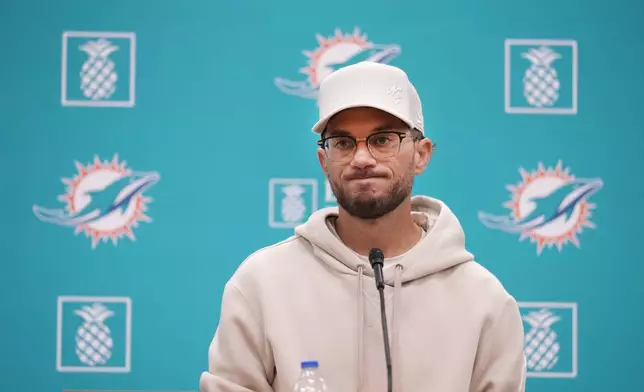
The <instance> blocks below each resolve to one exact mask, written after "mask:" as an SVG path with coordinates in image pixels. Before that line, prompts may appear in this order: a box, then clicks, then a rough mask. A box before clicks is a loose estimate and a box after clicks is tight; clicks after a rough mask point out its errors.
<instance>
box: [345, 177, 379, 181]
mask: <svg viewBox="0 0 644 392" xmlns="http://www.w3.org/2000/svg"><path fill="white" fill-rule="evenodd" d="M382 179H383V178H382V177H360V178H352V179H350V180H349V181H358V182H367V181H374V180H382Z"/></svg>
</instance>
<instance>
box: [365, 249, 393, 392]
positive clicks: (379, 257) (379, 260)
mask: <svg viewBox="0 0 644 392" xmlns="http://www.w3.org/2000/svg"><path fill="white" fill-rule="evenodd" d="M369 263H371V267H372V268H373V274H374V277H375V280H376V288H377V289H378V291H379V292H380V319H381V322H382V335H383V338H384V341H385V363H386V364H387V391H388V392H391V390H392V379H391V354H390V352H389V332H388V331H387V312H386V311H385V293H384V289H385V278H384V277H383V274H382V266H383V265H384V264H385V256H384V255H383V254H382V251H381V250H380V249H378V248H373V249H371V251H370V252H369Z"/></svg>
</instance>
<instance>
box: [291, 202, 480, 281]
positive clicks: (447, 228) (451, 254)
mask: <svg viewBox="0 0 644 392" xmlns="http://www.w3.org/2000/svg"><path fill="white" fill-rule="evenodd" d="M337 215H338V208H337V207H327V208H323V209H320V210H317V211H315V212H314V213H313V214H311V216H310V217H309V219H308V220H307V221H306V222H305V223H304V224H302V225H300V226H297V227H296V228H295V233H296V234H297V235H299V236H301V237H303V238H305V239H306V240H308V241H309V242H310V243H311V245H312V246H313V252H314V254H315V255H316V256H317V257H318V258H319V259H320V260H322V261H323V262H324V263H325V264H327V265H328V266H329V267H330V268H333V269H334V270H336V271H338V272H340V273H345V274H352V275H355V274H357V273H358V267H360V266H362V268H363V273H364V274H365V275H368V276H373V270H372V268H371V266H370V265H369V263H368V262H365V261H364V260H362V259H361V258H360V257H359V256H358V255H357V254H356V253H355V252H353V251H352V250H351V249H350V248H348V247H347V246H346V245H345V244H344V243H343V242H342V241H341V240H340V239H339V238H338V237H336V236H335V235H334V234H333V233H332V232H331V230H330V229H329V227H328V226H327V223H326V220H327V219H328V218H330V217H334V216H337ZM412 216H413V218H414V219H415V220H416V222H418V223H419V224H420V225H421V226H422V227H423V228H424V229H425V230H426V231H427V235H425V237H424V238H423V239H422V240H421V241H420V242H418V244H416V246H414V247H413V248H412V249H410V250H409V251H408V252H407V253H406V255H405V257H404V258H403V259H402V260H401V261H400V262H398V263H397V264H398V265H399V266H401V267H402V275H401V277H400V278H401V280H402V282H408V281H412V280H415V279H418V278H421V277H424V276H426V275H429V274H432V273H435V272H438V271H442V270H445V269H447V268H450V267H453V266H455V265H458V264H461V263H464V262H467V261H470V260H472V259H473V256H472V254H471V253H469V252H468V251H467V250H466V249H465V235H464V233H463V229H462V227H461V225H460V222H459V221H458V219H457V218H456V216H455V215H454V214H453V213H452V211H451V210H450V209H449V207H447V205H446V204H445V203H443V202H442V201H440V200H438V199H434V198H431V197H428V196H414V197H412ZM385 256H386V255H385ZM394 270H395V269H386V270H385V271H384V278H385V283H386V284H388V285H393V284H394V274H395V271H394Z"/></svg>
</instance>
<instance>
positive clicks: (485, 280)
mask: <svg viewBox="0 0 644 392" xmlns="http://www.w3.org/2000/svg"><path fill="white" fill-rule="evenodd" d="M452 274H454V275H455V276H454V277H456V278H458V279H459V280H460V281H461V282H462V283H463V285H464V286H467V287H469V288H470V289H471V291H472V295H474V296H476V298H477V299H478V300H479V301H480V300H484V301H487V302H488V304H489V305H491V306H492V307H505V306H507V305H508V304H510V305H514V304H516V299H515V298H514V296H513V295H512V294H510V293H509V292H508V290H507V289H506V288H505V285H504V284H503V283H502V282H501V280H500V279H499V278H498V277H497V276H496V275H494V274H493V273H492V272H491V271H490V270H488V269H487V268H485V267H484V266H483V265H482V264H481V263H479V262H478V261H476V260H470V261H468V262H466V263H462V264H459V265H458V266H455V267H454V268H453V271H452Z"/></svg>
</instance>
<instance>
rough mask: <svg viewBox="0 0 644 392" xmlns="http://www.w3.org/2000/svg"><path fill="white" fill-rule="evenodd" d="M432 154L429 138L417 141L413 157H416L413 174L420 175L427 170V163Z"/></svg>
mask: <svg viewBox="0 0 644 392" xmlns="http://www.w3.org/2000/svg"><path fill="white" fill-rule="evenodd" d="M433 152H434V150H433V144H432V141H431V140H430V139H429V138H427V137H426V138H424V139H422V140H419V141H418V143H417V146H416V152H415V155H416V156H415V158H416V164H415V165H414V173H415V174H421V173H423V172H424V171H425V168H427V165H428V164H429V161H430V159H431V157H432V153H433Z"/></svg>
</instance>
